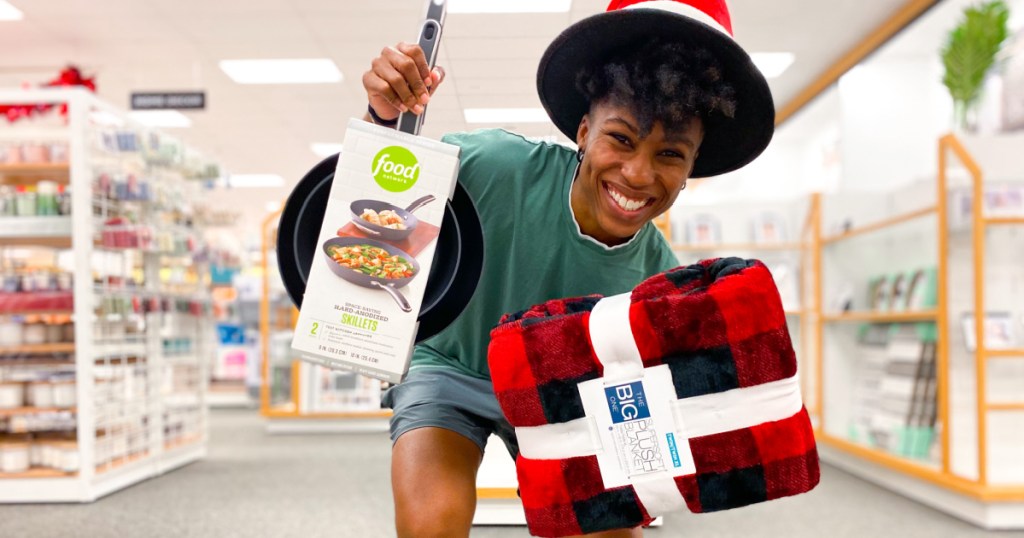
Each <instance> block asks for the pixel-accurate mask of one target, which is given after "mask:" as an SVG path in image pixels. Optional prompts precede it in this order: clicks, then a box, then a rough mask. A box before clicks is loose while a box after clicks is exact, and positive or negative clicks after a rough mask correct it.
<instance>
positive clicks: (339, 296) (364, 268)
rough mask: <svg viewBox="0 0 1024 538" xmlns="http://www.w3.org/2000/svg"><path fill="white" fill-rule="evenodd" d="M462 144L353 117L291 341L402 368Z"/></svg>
mask: <svg viewBox="0 0 1024 538" xmlns="http://www.w3.org/2000/svg"><path fill="white" fill-rule="evenodd" d="M458 171H459V147H458V146H453V145H451V144H444V143H442V142H438V141H436V140H431V139H428V138H422V137H419V136H414V135H411V134H408V133H403V132H399V131H396V130H394V129H388V128H386V127H381V126H378V125H373V124H370V123H366V122H364V121H360V120H356V119H353V120H350V121H349V124H348V130H347V131H346V133H345V140H344V143H343V145H342V151H341V155H340V157H339V159H338V168H337V170H336V171H335V175H334V181H333V184H332V186H331V192H330V195H329V196H330V199H329V200H328V202H327V212H326V213H325V214H324V224H323V227H322V228H321V229H320V236H319V239H318V241H317V245H318V247H317V252H316V255H315V257H314V259H313V265H312V266H311V267H310V271H309V278H308V279H307V281H306V293H305V295H304V296H303V298H302V310H301V312H300V314H299V321H298V324H297V325H296V326H295V338H294V339H293V340H292V348H293V349H295V350H296V351H298V352H299V354H300V357H301V358H302V359H303V360H306V361H310V362H314V363H318V364H322V365H324V366H327V367H329V368H335V369H345V370H352V371H355V372H358V373H360V374H364V375H367V376H371V377H375V378H378V379H383V380H385V381H389V382H392V383H397V382H399V381H401V379H402V376H403V375H404V374H405V372H406V371H407V370H408V366H409V358H410V356H411V355H412V348H413V345H415V343H416V330H417V328H418V322H417V317H418V316H419V311H420V308H421V305H422V302H423V295H424V292H425V291H426V287H427V276H428V275H429V274H430V266H431V263H432V261H433V259H434V250H435V248H436V246H437V237H438V233H439V231H440V228H441V220H442V218H443V217H444V208H445V202H446V201H447V200H448V199H449V198H450V197H451V195H452V192H453V191H454V189H455V181H456V177H457V176H458Z"/></svg>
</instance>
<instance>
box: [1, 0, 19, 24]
mask: <svg viewBox="0 0 1024 538" xmlns="http://www.w3.org/2000/svg"><path fill="white" fill-rule="evenodd" d="M23 18H25V14H24V13H22V12H21V10H20V9H18V8H16V7H14V6H13V5H11V4H10V3H9V2H5V1H4V0H0V21H20V20H21V19H23Z"/></svg>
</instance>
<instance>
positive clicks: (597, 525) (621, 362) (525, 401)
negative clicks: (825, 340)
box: [488, 258, 819, 536]
mask: <svg viewBox="0 0 1024 538" xmlns="http://www.w3.org/2000/svg"><path fill="white" fill-rule="evenodd" d="M488 362H489V363H490V369H491V379H492V381H493V384H494V390H495V393H496V395H497V398H498V402H499V404H500V405H501V408H502V411H503V412H504V414H505V417H506V418H507V419H508V421H509V422H510V423H511V424H512V425H513V426H514V427H515V428H516V434H517V438H518V441H519V447H520V454H519V456H518V458H517V459H516V469H517V474H518V477H519V487H520V494H521V497H522V501H523V506H524V508H525V509H526V519H527V523H528V525H529V528H530V532H531V533H532V534H534V535H537V536H568V535H574V534H583V533H591V532H597V531H602V530H609V529H616V528H628V527H635V526H638V525H642V524H647V523H649V522H650V521H651V520H653V519H654V518H655V517H657V516H659V515H662V514H664V513H666V512H669V511H672V510H677V509H680V508H682V506H683V505H684V504H685V505H686V506H687V507H688V508H689V509H690V510H691V511H693V512H712V511H717V510H725V509H729V508H736V507H740V506H745V505H748V504H752V503H757V502H762V501H766V500H772V499H777V498H780V497H786V496H790V495H795V494H798V493H804V492H807V491H810V490H811V489H812V488H814V486H815V485H817V483H818V479H819V469H818V456H817V451H816V448H815V443H814V436H813V432H812V428H811V423H810V419H809V417H808V416H807V411H806V409H805V408H804V407H803V403H802V401H801V399H800V393H799V383H798V379H797V377H796V374H797V365H796V356H795V354H794V352H793V346H792V343H791V341H790V338H789V332H788V331H787V328H786V319H785V314H784V312H783V309H782V304H781V301H780V299H779V295H778V291H777V290H776V288H775V284H774V281H773V280H772V277H771V274H770V273H769V272H768V269H767V268H766V267H765V266H764V265H763V264H762V263H761V262H759V261H756V260H741V259H738V258H726V259H718V260H708V261H703V262H701V263H699V264H696V265H691V266H688V267H680V268H677V269H673V270H671V271H667V272H665V273H661V274H658V275H655V276H653V277H651V278H649V279H647V280H645V281H644V282H642V283H641V284H640V285H639V286H637V287H636V288H635V289H634V290H633V291H632V293H629V294H623V295H620V296H614V297H608V298H602V297H600V296H588V297H582V298H574V299H562V300H553V301H548V302H546V303H544V304H541V305H537V306H534V307H533V308H531V309H530V310H527V311H525V312H520V313H516V314H510V315H506V316H504V317H503V318H502V320H501V323H500V324H499V325H498V326H497V327H496V328H495V329H494V330H493V331H492V332H491V343H490V348H489V352H488Z"/></svg>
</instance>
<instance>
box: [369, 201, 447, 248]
mask: <svg viewBox="0 0 1024 538" xmlns="http://www.w3.org/2000/svg"><path fill="white" fill-rule="evenodd" d="M433 201H434V195H433V194H428V195H426V196H424V197H422V198H418V199H416V200H414V201H413V203H411V204H409V207H407V208H405V209H402V208H400V207H398V206H394V205H391V204H389V203H387V202H381V201H379V200H356V201H355V202H352V205H350V206H349V207H350V209H351V210H352V224H355V225H356V227H357V228H359V229H360V230H362V231H364V232H366V233H367V234H370V235H371V236H373V237H375V238H377V239H383V240H384V241H402V240H403V239H405V238H407V237H409V235H411V234H412V232H413V231H414V230H415V229H416V225H417V224H419V223H420V219H418V218H416V215H413V214H412V212H413V211H416V210H417V209H419V208H421V207H423V206H425V205H427V204H429V203H430V202H433ZM367 209H372V210H373V211H374V212H376V213H380V212H381V211H387V210H391V211H394V212H395V213H396V214H398V216H399V217H401V218H402V221H403V224H404V225H405V229H403V230H395V229H393V228H387V227H384V226H381V225H379V224H374V223H372V222H370V221H368V220H366V219H363V218H362V214H363V211H366V210H367Z"/></svg>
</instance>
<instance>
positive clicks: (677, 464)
mask: <svg viewBox="0 0 1024 538" xmlns="http://www.w3.org/2000/svg"><path fill="white" fill-rule="evenodd" d="M579 391H580V396H581V398H582V400H583V408H584V410H585V411H586V413H587V416H589V417H593V418H594V420H595V421H596V422H597V429H598V434H599V436H600V440H601V450H600V451H599V452H598V454H597V461H598V466H599V468H600V470H601V478H602V479H603V481H604V485H605V487H606V488H612V487H618V486H624V485H628V484H631V483H635V482H636V481H637V480H640V479H644V480H646V479H648V478H652V477H654V476H656V475H665V476H679V475H683V474H690V473H692V472H693V469H692V468H693V458H692V456H691V455H690V452H689V443H688V442H686V441H685V438H683V437H682V436H680V434H679V432H678V430H677V425H676V423H675V420H674V416H673V413H672V402H673V401H675V400H676V394H675V388H674V387H673V385H672V374H671V372H670V371H669V369H668V366H666V365H662V366H657V367H654V368H647V369H645V370H644V376H643V377H642V378H641V379H638V380H628V381H620V382H615V383H614V384H610V385H605V380H604V379H593V380H591V381H586V382H583V383H580V384H579ZM677 438H679V439H681V441H680V442H679V443H677V442H676V439H677Z"/></svg>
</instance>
